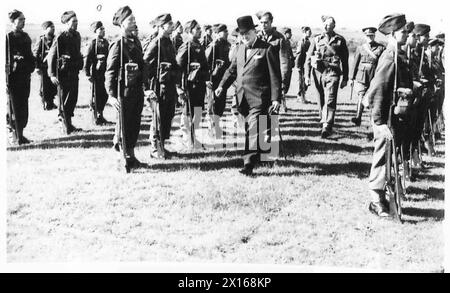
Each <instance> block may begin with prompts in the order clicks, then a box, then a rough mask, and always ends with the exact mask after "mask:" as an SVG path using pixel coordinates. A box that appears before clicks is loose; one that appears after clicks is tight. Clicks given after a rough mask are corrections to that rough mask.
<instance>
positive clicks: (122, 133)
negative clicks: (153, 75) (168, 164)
mask: <svg viewBox="0 0 450 293" xmlns="http://www.w3.org/2000/svg"><path fill="white" fill-rule="evenodd" d="M119 50H120V68H119V74H118V76H117V98H118V99H119V105H120V107H119V126H120V138H121V145H122V154H123V158H124V160H125V171H126V172H127V173H130V166H129V165H128V161H127V143H126V137H125V115H124V102H123V97H122V89H121V82H122V79H123V73H122V72H123V36H121V37H120V49H119Z"/></svg>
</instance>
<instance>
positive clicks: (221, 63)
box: [211, 59, 225, 77]
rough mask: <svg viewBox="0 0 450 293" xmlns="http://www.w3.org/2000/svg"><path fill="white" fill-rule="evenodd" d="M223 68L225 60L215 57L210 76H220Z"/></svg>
mask: <svg viewBox="0 0 450 293" xmlns="http://www.w3.org/2000/svg"><path fill="white" fill-rule="evenodd" d="M224 70H225V61H223V60H221V59H217V60H216V62H215V64H214V70H213V72H212V74H211V75H212V77H217V76H220V75H221V74H222V72H223V71H224Z"/></svg>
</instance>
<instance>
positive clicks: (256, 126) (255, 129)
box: [239, 97, 270, 166]
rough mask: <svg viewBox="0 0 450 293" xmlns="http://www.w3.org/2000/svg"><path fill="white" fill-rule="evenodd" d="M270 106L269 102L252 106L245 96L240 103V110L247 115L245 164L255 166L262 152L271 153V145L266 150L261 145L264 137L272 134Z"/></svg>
mask: <svg viewBox="0 0 450 293" xmlns="http://www.w3.org/2000/svg"><path fill="white" fill-rule="evenodd" d="M268 108H269V106H268V105H267V104H266V105H264V104H263V105H260V106H258V107H250V106H249V105H248V103H247V101H246V99H245V97H244V98H243V99H242V102H241V105H239V112H240V113H241V114H242V115H243V116H244V117H245V149H244V155H243V157H242V159H243V160H244V165H250V166H254V165H255V164H256V163H258V162H259V161H260V160H261V154H263V153H270V147H269V148H268V149H267V150H266V149H265V147H264V149H263V148H262V146H261V144H262V142H264V138H265V137H267V136H270V118H269V115H268ZM264 115H266V117H267V119H265V120H264V119H262V116H264ZM264 122H266V123H264ZM267 145H269V143H268V142H267Z"/></svg>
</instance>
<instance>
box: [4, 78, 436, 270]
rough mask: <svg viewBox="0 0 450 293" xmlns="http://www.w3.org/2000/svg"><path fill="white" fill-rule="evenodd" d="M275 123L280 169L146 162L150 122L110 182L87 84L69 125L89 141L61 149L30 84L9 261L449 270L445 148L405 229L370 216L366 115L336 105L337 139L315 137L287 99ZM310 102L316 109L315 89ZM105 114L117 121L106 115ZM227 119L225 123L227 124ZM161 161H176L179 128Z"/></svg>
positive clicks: (75, 137) (13, 185)
mask: <svg viewBox="0 0 450 293" xmlns="http://www.w3.org/2000/svg"><path fill="white" fill-rule="evenodd" d="M296 79H297V76H296V75H294V77H293V84H292V87H291V91H290V94H291V98H289V99H288V102H287V105H288V108H289V109H290V111H289V112H288V113H286V114H284V115H282V117H281V128H282V135H283V140H284V143H283V149H284V152H285V153H286V154H287V158H286V160H284V159H280V160H279V161H278V162H276V163H275V164H274V165H266V166H262V167H260V168H258V169H256V170H255V173H256V177H255V178H247V177H244V176H242V175H240V174H239V173H238V172H237V171H238V169H239V168H240V167H241V166H242V165H241V164H242V162H241V160H240V157H239V154H240V152H239V151H238V150H232V151H229V152H227V153H225V151H223V150H220V149H216V150H206V151H198V152H194V153H179V154H178V155H176V156H174V157H173V158H172V159H171V160H166V161H157V160H153V159H150V156H149V141H148V135H149V122H150V116H149V112H147V111H146V110H145V111H144V113H143V125H142V130H141V136H140V140H139V146H138V148H137V150H136V154H137V157H138V158H139V159H140V160H141V161H143V162H144V163H147V164H148V165H147V166H146V167H145V168H142V169H138V170H136V171H135V172H134V173H132V174H129V175H126V174H124V173H123V172H119V171H118V156H117V153H115V152H113V151H112V150H111V146H112V144H111V140H112V136H113V126H108V127H99V126H92V125H91V123H90V112H89V108H88V101H89V93H90V90H89V85H88V83H87V82H86V79H85V76H84V75H83V74H80V94H79V101H78V106H77V109H76V112H75V117H74V119H73V121H74V124H75V125H76V126H78V127H81V128H83V129H84V130H85V131H84V132H81V133H77V134H72V135H70V136H67V137H64V136H62V135H61V134H60V130H59V126H58V124H57V123H56V116H57V113H56V112H55V111H51V112H44V111H43V110H42V108H41V104H40V98H39V96H38V95H37V93H38V80H37V78H36V76H35V75H33V80H32V96H31V97H30V109H31V110H30V113H31V114H30V120H29V125H28V127H27V128H26V130H25V135H26V136H27V137H28V138H29V139H31V140H33V143H32V144H31V145H28V146H24V147H19V148H15V149H9V150H8V152H7V171H8V174H7V260H8V262H11V263H12V262H14V263H15V262H54V261H55V262H61V261H62V262H66V261H96V262H97V261H102V262H106V261H149V262H156V261H158V262H159V261H161V262H172V261H174V262H208V263H222V262H225V263H252V264H262V263H270V264H290V265H319V266H340V267H354V268H368V269H389V270H401V271H404V270H408V271H425V272H436V271H442V270H443V259H444V235H443V219H444V155H445V154H444V145H443V141H439V144H438V146H437V153H438V154H437V156H436V157H433V158H428V157H425V160H426V163H427V165H428V166H429V168H428V169H427V170H426V171H425V172H424V173H422V175H421V176H420V178H419V179H420V180H419V181H417V182H415V183H413V184H412V185H411V186H409V187H408V195H407V197H406V200H405V201H404V219H405V223H404V224H403V225H400V224H395V223H393V222H391V221H388V220H381V219H378V218H376V217H375V216H373V215H372V214H370V213H369V212H368V210H367V207H368V203H369V201H370V198H369V196H368V194H367V181H368V180H367V177H368V174H369V169H370V162H371V152H372V145H371V143H370V142H368V141H367V140H366V133H368V131H369V128H368V126H369V124H368V121H367V120H368V117H367V114H365V116H364V119H365V120H364V123H363V125H362V126H361V127H355V126H353V125H352V124H351V123H350V122H349V119H350V118H351V117H352V115H353V114H354V111H355V105H354V103H355V100H354V99H353V101H350V100H349V96H350V94H349V87H347V88H345V89H344V90H341V91H340V93H339V100H338V101H339V104H338V110H337V117H336V126H335V132H334V134H333V136H331V137H330V139H326V140H323V139H321V138H320V136H319V131H320V127H319V124H318V117H317V106H316V104H315V103H314V104H307V105H300V104H298V103H297V101H296V100H295V99H294V98H293V97H294V95H295V89H296V87H297V83H296ZM307 98H308V99H309V100H310V101H315V90H313V89H311V90H309V91H308V95H307ZM105 116H106V118H107V119H108V120H111V121H115V117H114V112H113V110H112V108H111V107H110V106H107V109H106V112H105ZM229 117H230V114H229V111H228V112H227V115H226V119H227V121H226V123H227V124H228V125H230V123H231V122H229ZM173 126H174V129H173V131H174V135H173V136H172V138H171V140H170V145H169V149H172V150H178V149H179V143H178V141H179V129H178V128H179V116H177V117H176V119H175V122H174V125H173Z"/></svg>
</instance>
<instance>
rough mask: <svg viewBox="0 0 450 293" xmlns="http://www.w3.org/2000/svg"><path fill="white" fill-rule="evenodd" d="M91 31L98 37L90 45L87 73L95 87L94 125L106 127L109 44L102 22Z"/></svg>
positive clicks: (92, 104) (92, 27)
mask: <svg viewBox="0 0 450 293" xmlns="http://www.w3.org/2000/svg"><path fill="white" fill-rule="evenodd" d="M91 30H92V32H93V33H94V34H96V37H95V39H93V40H92V41H91V42H90V44H89V48H88V51H87V56H86V66H85V72H86V76H87V77H88V78H89V81H90V82H91V86H92V87H93V89H92V94H93V97H92V102H91V108H92V110H93V112H94V114H95V115H96V117H94V123H95V124H96V125H104V124H107V123H108V121H106V119H105V118H104V117H103V110H104V109H105V105H106V102H107V101H108V93H107V92H106V89H105V71H106V60H107V58H108V52H109V43H108V41H107V40H106V39H105V27H104V26H103V23H102V22H101V21H96V22H94V23H92V24H91ZM94 97H95V98H94Z"/></svg>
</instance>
